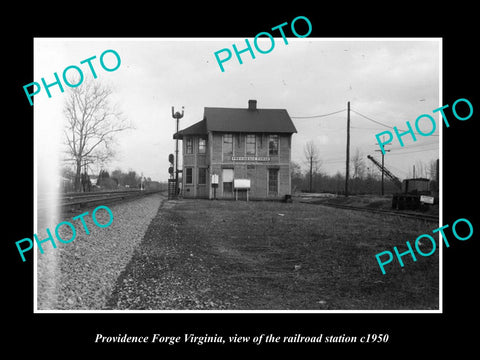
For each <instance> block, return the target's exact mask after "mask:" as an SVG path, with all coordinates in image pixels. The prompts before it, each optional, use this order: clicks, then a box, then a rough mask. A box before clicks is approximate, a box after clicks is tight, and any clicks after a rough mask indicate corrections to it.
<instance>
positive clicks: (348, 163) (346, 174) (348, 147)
mask: <svg viewBox="0 0 480 360" xmlns="http://www.w3.org/2000/svg"><path fill="white" fill-rule="evenodd" d="M349 167H350V101H349V102H347V164H346V170H345V196H348V177H349Z"/></svg>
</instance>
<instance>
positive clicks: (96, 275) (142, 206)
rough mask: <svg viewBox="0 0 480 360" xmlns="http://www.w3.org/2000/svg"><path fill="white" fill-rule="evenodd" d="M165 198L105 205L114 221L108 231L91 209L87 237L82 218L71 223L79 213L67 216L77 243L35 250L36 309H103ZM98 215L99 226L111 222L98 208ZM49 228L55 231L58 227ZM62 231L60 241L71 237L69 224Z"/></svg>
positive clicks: (152, 197) (61, 228)
mask: <svg viewBox="0 0 480 360" xmlns="http://www.w3.org/2000/svg"><path fill="white" fill-rule="evenodd" d="M164 199H165V197H164V196H162V195H161V194H152V195H149V196H146V197H143V198H140V199H135V200H131V201H128V202H124V203H117V204H109V205H107V206H108V207H109V208H110V209H111V210H112V213H113V216H114V220H113V222H112V224H111V225H110V226H109V227H106V228H100V227H98V226H96V225H95V224H94V222H93V220H92V217H91V214H92V211H93V209H90V210H89V215H87V216H85V217H84V219H85V222H86V226H87V228H88V230H89V231H90V234H89V235H87V234H86V233H85V230H84V228H83V226H82V224H81V222H80V219H78V220H73V221H72V217H74V216H75V215H72V216H71V217H65V218H64V219H63V220H64V221H69V222H71V223H73V224H74V225H75V229H76V231H77V235H76V238H75V240H74V241H72V242H71V243H67V244H63V243H60V242H58V241H56V244H57V248H56V249H53V248H51V245H50V243H45V249H44V250H45V253H44V254H40V251H39V250H37V260H38V262H37V284H38V288H37V307H38V309H39V310H79V309H82V310H101V309H105V304H106V301H107V298H108V297H109V296H110V294H111V292H112V290H113V287H114V286H115V283H116V279H117V278H118V276H119V275H120V273H121V272H122V270H123V269H124V268H125V266H126V265H127V264H128V263H129V261H130V259H131V257H132V254H133V253H134V250H135V248H136V246H137V245H138V244H139V243H140V241H141V240H142V238H143V236H144V234H145V232H146V230H147V228H148V225H149V224H150V221H151V220H152V219H153V218H154V217H155V215H156V214H157V211H158V209H159V207H160V205H161V204H162V202H163V200H164ZM96 217H97V221H98V222H99V223H100V224H106V223H107V222H108V220H109V215H108V213H107V212H106V211H104V210H99V211H98V212H97V214H96ZM39 229H40V227H39ZM50 229H51V230H52V229H53V230H52V232H53V231H54V229H55V227H50ZM60 230H61V231H60V235H61V237H62V238H64V239H69V238H71V235H72V233H71V230H70V229H69V228H68V226H62V227H60ZM42 231H44V228H42ZM39 232H40V231H39ZM45 234H46V233H45ZM39 237H40V234H39ZM45 237H46V236H44V237H43V238H45ZM43 238H42V239H43Z"/></svg>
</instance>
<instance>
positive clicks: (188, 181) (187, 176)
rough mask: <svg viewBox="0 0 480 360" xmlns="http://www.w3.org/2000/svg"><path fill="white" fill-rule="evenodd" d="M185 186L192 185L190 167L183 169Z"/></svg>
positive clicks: (191, 169) (191, 170)
mask: <svg viewBox="0 0 480 360" xmlns="http://www.w3.org/2000/svg"><path fill="white" fill-rule="evenodd" d="M185 184H188V185H191V184H193V168H191V167H187V168H185Z"/></svg>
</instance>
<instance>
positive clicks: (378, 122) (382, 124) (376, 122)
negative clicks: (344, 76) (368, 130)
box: [351, 109, 439, 136]
mask: <svg viewBox="0 0 480 360" xmlns="http://www.w3.org/2000/svg"><path fill="white" fill-rule="evenodd" d="M351 110H352V111H353V112H354V113H355V114H357V115H360V116H361V117H363V118H364V119H367V120H369V121H372V122H374V123H375V124H378V125H381V126H384V127H387V128H389V129H393V128H394V127H393V126H390V125H387V124H384V123H382V122H380V121H377V120H374V119H372V118H370V117H368V116H366V115H363V114H361V113H359V112H358V111H355V110H353V109H351ZM397 130H399V131H402V132H406V130H401V129H398V128H397ZM429 136H439V135H435V134H432V135H429Z"/></svg>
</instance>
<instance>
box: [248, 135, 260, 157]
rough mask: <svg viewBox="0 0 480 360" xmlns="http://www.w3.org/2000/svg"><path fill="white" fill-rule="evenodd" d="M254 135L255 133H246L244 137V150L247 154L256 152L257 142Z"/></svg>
mask: <svg viewBox="0 0 480 360" xmlns="http://www.w3.org/2000/svg"><path fill="white" fill-rule="evenodd" d="M256 137H257V136H256V135H255V134H248V135H247V136H246V137H245V143H246V146H245V148H246V152H247V155H253V156H255V155H256V154H257V142H256Z"/></svg>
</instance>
